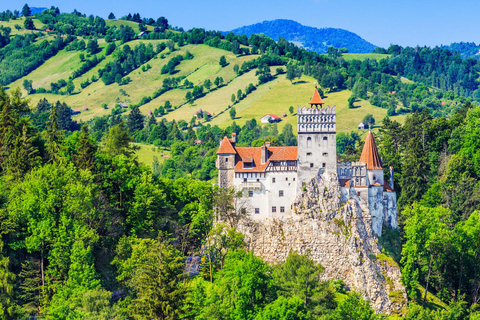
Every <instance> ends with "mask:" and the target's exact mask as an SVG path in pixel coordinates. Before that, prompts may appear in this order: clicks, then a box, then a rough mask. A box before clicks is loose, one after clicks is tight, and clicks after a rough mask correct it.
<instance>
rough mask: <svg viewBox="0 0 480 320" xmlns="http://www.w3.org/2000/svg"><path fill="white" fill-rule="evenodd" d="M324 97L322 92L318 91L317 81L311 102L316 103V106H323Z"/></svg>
mask: <svg viewBox="0 0 480 320" xmlns="http://www.w3.org/2000/svg"><path fill="white" fill-rule="evenodd" d="M324 103H325V102H323V100H322V97H320V94H319V93H318V90H317V83H316V82H315V91H314V92H313V97H312V100H310V102H309V104H310V105H315V106H316V107H317V106H318V105H320V107H322V104H324Z"/></svg>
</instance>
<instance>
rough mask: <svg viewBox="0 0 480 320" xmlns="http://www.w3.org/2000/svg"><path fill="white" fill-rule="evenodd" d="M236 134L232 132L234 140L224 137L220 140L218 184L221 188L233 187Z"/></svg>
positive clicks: (217, 164)
mask: <svg viewBox="0 0 480 320" xmlns="http://www.w3.org/2000/svg"><path fill="white" fill-rule="evenodd" d="M235 140H236V137H235V134H234V133H233V134H232V140H228V138H227V137H224V138H223V139H222V140H221V141H220V147H219V148H218V150H217V163H216V166H217V168H218V186H219V187H220V188H233V179H234V177H235V155H236V154H237V151H235V148H234V145H235Z"/></svg>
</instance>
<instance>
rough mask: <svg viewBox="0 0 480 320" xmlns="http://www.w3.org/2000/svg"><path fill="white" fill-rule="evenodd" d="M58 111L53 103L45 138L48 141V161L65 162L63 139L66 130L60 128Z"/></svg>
mask: <svg viewBox="0 0 480 320" xmlns="http://www.w3.org/2000/svg"><path fill="white" fill-rule="evenodd" d="M57 119H58V113H57V108H56V106H55V105H52V108H51V109H50V117H49V120H48V121H47V128H46V130H45V131H44V134H45V140H46V142H47V146H46V151H47V155H48V162H49V163H54V162H64V161H65V158H64V157H63V149H64V146H63V144H62V143H63V139H64V132H65V131H63V130H60V126H59V125H58V122H57Z"/></svg>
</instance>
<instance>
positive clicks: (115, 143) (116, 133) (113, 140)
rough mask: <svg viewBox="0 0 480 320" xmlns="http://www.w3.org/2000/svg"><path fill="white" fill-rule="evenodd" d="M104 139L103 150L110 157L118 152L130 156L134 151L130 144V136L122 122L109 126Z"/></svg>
mask: <svg viewBox="0 0 480 320" xmlns="http://www.w3.org/2000/svg"><path fill="white" fill-rule="evenodd" d="M104 140H105V141H104V148H105V151H106V152H107V153H108V154H109V155H110V156H112V157H113V156H116V155H120V154H123V155H126V156H127V157H130V156H132V155H133V153H134V152H135V148H134V147H132V146H131V145H130V142H131V141H132V137H131V136H130V135H129V134H128V131H127V129H126V128H125V125H124V124H123V122H120V123H119V124H117V125H116V126H113V127H111V128H110V130H109V131H108V133H107V135H106V136H105V138H104Z"/></svg>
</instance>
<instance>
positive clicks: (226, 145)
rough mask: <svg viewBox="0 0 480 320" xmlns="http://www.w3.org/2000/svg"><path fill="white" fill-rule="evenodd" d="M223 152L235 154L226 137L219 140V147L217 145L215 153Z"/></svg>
mask: <svg viewBox="0 0 480 320" xmlns="http://www.w3.org/2000/svg"><path fill="white" fill-rule="evenodd" d="M220 153H225V154H235V153H237V151H235V148H233V146H232V144H231V143H230V140H228V138H227V137H223V140H222V141H221V142H220V147H218V150H217V154H220Z"/></svg>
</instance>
